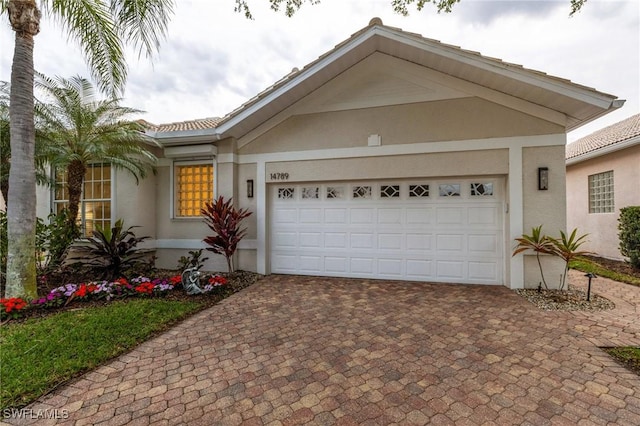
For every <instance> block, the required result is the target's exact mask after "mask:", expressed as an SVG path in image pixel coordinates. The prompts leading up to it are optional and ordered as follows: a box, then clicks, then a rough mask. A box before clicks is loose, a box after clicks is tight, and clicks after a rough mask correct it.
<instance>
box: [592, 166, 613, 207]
mask: <svg viewBox="0 0 640 426" xmlns="http://www.w3.org/2000/svg"><path fill="white" fill-rule="evenodd" d="M613 211H614V203H613V170H609V171H608V172H603V173H598V174H595V175H590V176H589V213H613Z"/></svg>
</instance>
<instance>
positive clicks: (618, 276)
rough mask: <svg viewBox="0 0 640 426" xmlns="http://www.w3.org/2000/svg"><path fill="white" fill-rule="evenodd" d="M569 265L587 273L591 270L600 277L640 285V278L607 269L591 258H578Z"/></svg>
mask: <svg viewBox="0 0 640 426" xmlns="http://www.w3.org/2000/svg"><path fill="white" fill-rule="evenodd" d="M569 266H570V267H571V268H573V269H577V270H578V271H582V272H585V273H589V272H591V273H593V274H596V275H597V276H599V277H605V278H609V279H612V280H614V281H618V282H622V283H627V284H632V285H637V286H640V278H638V277H634V276H633V275H628V274H624V273H621V272H618V271H613V270H611V269H607V268H605V267H604V266H602V265H600V264H598V263H597V262H593V261H591V260H589V259H585V258H578V259H576V260H573V261H571V263H570V264H569Z"/></svg>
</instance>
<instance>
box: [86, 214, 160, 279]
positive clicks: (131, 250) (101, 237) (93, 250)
mask: <svg viewBox="0 0 640 426" xmlns="http://www.w3.org/2000/svg"><path fill="white" fill-rule="evenodd" d="M133 228H136V227H135V226H131V227H129V228H127V229H124V222H123V221H122V219H119V220H118V221H117V222H116V223H115V225H114V226H113V227H112V228H106V229H104V228H102V227H101V226H99V225H96V230H95V231H94V232H93V236H92V237H90V238H88V239H87V245H83V246H78V251H80V252H82V253H84V254H85V256H86V257H85V258H84V259H82V260H79V261H77V262H75V264H80V265H82V266H83V267H86V268H88V269H90V270H91V271H92V272H93V273H97V274H98V275H99V276H100V279H101V280H110V281H113V280H115V279H117V278H120V277H126V273H127V272H128V271H129V270H131V269H134V268H137V267H143V266H144V265H145V264H146V263H147V262H145V258H148V254H147V253H145V252H141V251H140V250H139V249H138V248H137V245H138V244H139V243H140V242H142V241H144V240H146V239H148V238H149V237H136V236H135V234H134V233H133V231H132V229H133Z"/></svg>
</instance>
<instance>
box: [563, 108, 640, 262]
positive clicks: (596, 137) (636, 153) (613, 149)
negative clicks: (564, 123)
mask: <svg viewBox="0 0 640 426" xmlns="http://www.w3.org/2000/svg"><path fill="white" fill-rule="evenodd" d="M566 157H567V160H566V162H567V226H568V227H569V229H573V228H578V229H579V230H580V233H583V234H584V233H588V234H589V237H588V241H587V243H586V244H585V245H584V246H583V247H584V248H585V249H587V250H589V251H592V252H594V253H597V254H598V255H599V256H602V257H606V258H610V259H617V260H623V259H624V257H623V256H622V254H621V253H620V248H619V245H620V240H619V239H618V217H619V216H620V209H621V208H622V207H628V206H640V114H636V115H633V116H631V117H629V118H627V119H625V120H622V121H620V122H618V123H615V124H613V125H611V126H608V127H605V128H603V129H600V130H598V131H596V132H594V133H592V134H590V135H588V136H585V137H584V138H581V139H578V140H577V141H575V142H573V143H571V144H569V145H567V153H566Z"/></svg>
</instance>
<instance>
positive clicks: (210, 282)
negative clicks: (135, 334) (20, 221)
mask: <svg viewBox="0 0 640 426" xmlns="http://www.w3.org/2000/svg"><path fill="white" fill-rule="evenodd" d="M203 281H204V283H205V285H204V287H203V292H204V293H222V292H223V291H226V289H227V288H228V285H227V279H226V278H225V277H223V276H220V275H211V276H205V277H204V278H203ZM181 283H182V278H181V276H180V275H176V276H172V277H168V278H149V277H145V276H139V277H137V278H132V279H130V280H127V279H126V278H118V279H117V280H115V281H109V280H104V281H94V282H86V283H80V284H75V283H68V284H65V285H63V286H60V287H56V288H54V289H53V290H51V291H49V293H47V294H46V295H45V296H43V297H38V298H35V299H33V300H31V301H27V300H24V299H21V298H12V299H0V319H1V320H3V321H4V320H6V319H15V318H19V317H20V316H21V314H23V312H24V311H25V310H26V309H53V308H59V307H62V306H66V305H68V304H69V303H70V302H72V301H74V300H76V301H89V300H105V301H109V300H112V299H118V298H124V297H135V296H139V297H140V296H141V297H151V296H163V295H166V294H169V293H170V292H171V291H173V290H175V289H176V288H177V287H180V286H181Z"/></svg>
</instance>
